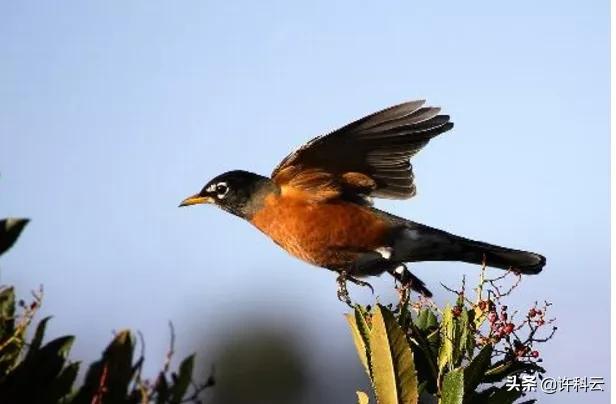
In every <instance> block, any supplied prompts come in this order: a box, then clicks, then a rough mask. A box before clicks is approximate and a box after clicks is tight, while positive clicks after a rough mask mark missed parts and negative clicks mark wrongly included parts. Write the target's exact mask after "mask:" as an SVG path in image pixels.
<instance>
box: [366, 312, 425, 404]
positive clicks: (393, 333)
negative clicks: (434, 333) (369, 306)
mask: <svg viewBox="0 0 616 404" xmlns="http://www.w3.org/2000/svg"><path fill="white" fill-rule="evenodd" d="M370 350H371V355H370V356H371V364H372V380H373V383H374V389H375V393H376V397H377V402H378V403H379V404H411V403H412V404H415V403H417V399H418V395H417V375H416V373H415V364H414V362H413V352H412V351H411V348H410V346H409V344H408V341H407V340H406V336H405V335H404V333H403V332H402V329H401V328H400V326H399V325H398V323H397V321H396V319H395V318H394V316H393V314H392V313H391V312H390V311H389V310H388V309H387V308H386V307H384V306H381V305H377V306H376V308H375V311H374V314H373V316H372V329H371V330H370Z"/></svg>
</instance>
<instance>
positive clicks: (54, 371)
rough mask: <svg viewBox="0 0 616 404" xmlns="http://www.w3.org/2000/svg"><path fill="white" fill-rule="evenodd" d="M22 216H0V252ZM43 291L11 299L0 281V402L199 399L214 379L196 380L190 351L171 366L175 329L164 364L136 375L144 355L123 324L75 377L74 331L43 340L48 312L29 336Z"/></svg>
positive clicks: (172, 403) (167, 403)
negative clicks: (150, 373)
mask: <svg viewBox="0 0 616 404" xmlns="http://www.w3.org/2000/svg"><path fill="white" fill-rule="evenodd" d="M27 223H28V220H27V219H5V220H0V255H1V254H2V253H4V252H6V251H7V250H8V249H9V248H10V247H11V246H13V244H14V243H15V241H16V240H17V238H18V237H19V235H20V233H21V232H22V230H23V229H24V227H25V226H26V224H27ZM42 296H43V292H42V290H39V291H37V292H35V293H33V299H32V302H30V303H26V302H24V301H23V300H19V301H18V302H16V301H15V291H14V289H13V288H12V287H8V286H0V402H2V403H34V404H38V403H66V404H69V403H70V404H81V403H84V404H86V403H87V404H106V403H114V404H117V403H126V404H129V403H135V404H136V403H156V404H177V403H184V402H194V403H198V402H200V398H199V397H200V395H201V393H202V392H203V390H204V389H206V388H207V387H209V386H212V385H213V384H214V379H213V377H212V376H210V378H209V379H208V380H207V381H205V383H203V384H200V385H197V384H196V383H194V381H193V379H192V375H193V366H194V355H191V356H189V357H187V358H185V359H184V360H183V361H182V362H181V363H180V366H179V368H178V370H176V371H171V370H170V362H171V359H172V354H173V344H174V334H173V328H172V329H171V347H170V349H169V352H168V354H167V358H166V361H165V364H164V367H163V369H162V370H161V371H160V372H159V373H158V376H157V377H156V379H155V380H154V381H153V382H151V381H149V380H144V379H143V378H142V376H141V370H142V368H143V363H144V356H143V353H141V354H140V355H139V356H138V357H136V358H135V352H134V351H135V346H136V343H135V336H134V335H133V334H132V333H131V332H130V331H128V330H123V331H120V332H118V333H116V334H115V336H114V338H113V340H112V341H111V343H110V344H109V345H108V346H107V348H106V349H105V350H104V352H103V353H102V356H101V358H100V359H99V360H98V361H96V362H94V363H93V364H91V365H90V366H89V368H88V370H87V372H86V375H85V380H84V381H83V383H81V385H79V386H77V385H76V383H75V380H76V378H77V374H78V371H79V368H80V363H79V362H72V361H70V360H69V359H68V355H69V353H70V350H71V347H72V345H73V342H74V339H75V338H74V337H73V336H63V337H59V338H56V339H53V340H51V341H48V342H46V343H44V342H43V341H44V339H45V329H46V327H47V324H48V322H49V321H50V317H46V318H44V319H42V320H41V321H39V322H38V324H37V325H36V327H35V330H34V334H33V335H32V336H31V337H30V338H28V337H27V334H28V328H29V326H30V325H32V322H33V317H34V315H35V314H36V311H37V310H38V308H39V307H40V305H41V300H42Z"/></svg>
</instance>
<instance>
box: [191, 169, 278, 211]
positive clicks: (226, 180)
mask: <svg viewBox="0 0 616 404" xmlns="http://www.w3.org/2000/svg"><path fill="white" fill-rule="evenodd" d="M275 188H276V186H275V185H274V183H273V182H272V181H271V180H270V179H269V178H267V177H263V176H262V175H259V174H255V173H251V172H248V171H241V170H234V171H228V172H226V173H224V174H220V175H219V176H217V177H215V178H213V179H212V180H210V181H209V182H208V183H207V184H205V186H204V187H203V189H201V192H199V193H197V194H195V195H192V196H189V197H188V198H186V199H184V200H183V201H182V202H181V203H180V207H181V206H189V205H199V204H213V205H216V206H218V207H220V208H221V209H224V210H226V211H227V212H230V213H233V214H234V215H236V216H240V217H242V218H244V219H248V218H250V216H251V215H252V213H253V212H254V210H255V208H256V207H257V206H258V205H259V204H260V203H261V202H262V196H264V195H265V192H263V191H265V190H267V189H275Z"/></svg>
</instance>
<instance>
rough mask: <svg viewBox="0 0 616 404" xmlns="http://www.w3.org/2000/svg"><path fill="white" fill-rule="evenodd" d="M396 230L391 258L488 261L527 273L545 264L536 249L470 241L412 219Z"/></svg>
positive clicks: (534, 272)
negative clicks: (524, 249) (526, 249)
mask: <svg viewBox="0 0 616 404" xmlns="http://www.w3.org/2000/svg"><path fill="white" fill-rule="evenodd" d="M396 233H397V234H395V235H394V255H395V257H392V260H394V259H395V260H400V261H404V262H414V261H463V262H468V263H471V264H478V265H481V264H483V263H484V262H485V264H486V265H487V266H490V267H495V268H501V269H511V270H513V271H515V272H519V273H522V274H527V275H533V274H538V273H539V272H541V270H542V269H543V267H544V265H545V257H544V256H542V255H539V254H536V253H533V252H529V251H522V250H514V249H511V248H505V247H499V246H496V245H492V244H488V243H483V242H481V241H474V240H469V239H467V238H464V237H459V236H455V235H453V234H450V233H447V232H445V231H442V230H439V229H435V228H432V227H429V226H425V225H422V224H419V223H414V222H410V221H407V222H406V223H405V224H404V226H401V227H400V228H399V230H398V231H397V232H396Z"/></svg>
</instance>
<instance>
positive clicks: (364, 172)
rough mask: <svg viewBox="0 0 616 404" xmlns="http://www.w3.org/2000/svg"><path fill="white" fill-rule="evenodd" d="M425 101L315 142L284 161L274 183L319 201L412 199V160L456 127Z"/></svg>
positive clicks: (397, 108) (383, 113) (382, 113)
mask: <svg viewBox="0 0 616 404" xmlns="http://www.w3.org/2000/svg"><path fill="white" fill-rule="evenodd" d="M424 102H425V101H423V100H421V101H411V102H406V103H403V104H400V105H396V106H393V107H390V108H387V109H384V110H382V111H379V112H376V113H374V114H372V115H368V116H366V117H364V118H361V119H359V120H357V121H355V122H352V123H350V124H348V125H346V126H344V127H342V128H340V129H338V130H335V131H333V132H331V133H329V134H327V135H324V136H319V137H316V138H314V139H312V140H311V141H309V142H308V143H306V144H305V145H303V146H302V147H300V148H299V149H298V150H296V151H294V152H293V153H291V154H289V155H288V156H287V157H285V159H284V160H282V162H281V163H280V164H279V165H278V166H277V167H276V168H275V169H274V171H273V172H272V179H273V180H274V181H275V182H276V183H277V184H278V185H279V186H281V187H283V189H284V188H285V187H287V188H292V189H294V190H301V191H303V192H308V193H309V194H312V195H313V196H314V197H315V198H317V199H329V198H333V197H340V196H346V197H350V198H354V199H362V198H363V197H368V196H372V197H377V198H390V199H406V198H410V197H412V196H413V195H415V184H414V182H413V170H412V166H411V163H410V161H409V160H410V158H411V157H412V156H413V155H415V153H417V152H418V151H419V150H421V148H422V147H424V146H425V145H426V144H427V143H428V142H429V141H430V139H432V138H433V137H435V136H437V135H439V134H441V133H443V132H446V131H448V130H449V129H451V128H452V127H453V123H452V122H450V121H449V116H448V115H439V112H440V108H436V107H426V106H424Z"/></svg>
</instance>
